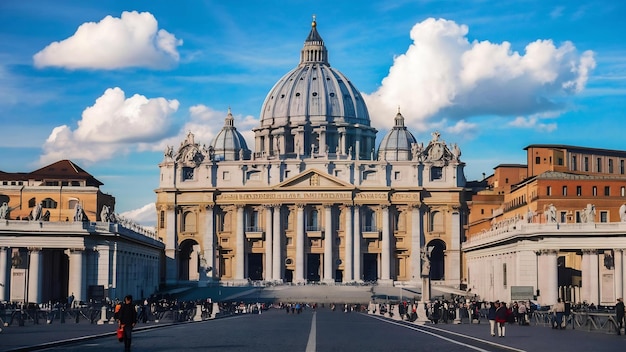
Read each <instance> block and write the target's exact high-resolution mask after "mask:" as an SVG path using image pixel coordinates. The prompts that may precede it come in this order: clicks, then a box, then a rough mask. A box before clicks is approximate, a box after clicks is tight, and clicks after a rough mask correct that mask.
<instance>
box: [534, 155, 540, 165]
mask: <svg viewBox="0 0 626 352" xmlns="http://www.w3.org/2000/svg"><path fill="white" fill-rule="evenodd" d="M535 164H537V165H539V164H541V157H539V156H536V157H535Z"/></svg>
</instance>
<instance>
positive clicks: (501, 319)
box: [496, 302, 508, 337]
mask: <svg viewBox="0 0 626 352" xmlns="http://www.w3.org/2000/svg"><path fill="white" fill-rule="evenodd" d="M507 319H508V310H507V308H506V303H504V302H501V303H500V304H499V305H498V308H496V323H497V324H498V337H504V334H505V330H506V321H507Z"/></svg>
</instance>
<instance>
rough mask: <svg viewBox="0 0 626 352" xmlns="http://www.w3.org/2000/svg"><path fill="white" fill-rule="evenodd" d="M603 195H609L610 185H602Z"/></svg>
mask: <svg viewBox="0 0 626 352" xmlns="http://www.w3.org/2000/svg"><path fill="white" fill-rule="evenodd" d="M604 195H605V196H607V197H608V196H610V195H611V187H610V186H604Z"/></svg>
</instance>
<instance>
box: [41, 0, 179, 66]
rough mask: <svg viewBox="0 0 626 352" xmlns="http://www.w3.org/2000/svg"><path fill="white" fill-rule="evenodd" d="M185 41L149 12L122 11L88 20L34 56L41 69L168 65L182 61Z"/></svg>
mask: <svg viewBox="0 0 626 352" xmlns="http://www.w3.org/2000/svg"><path fill="white" fill-rule="evenodd" d="M182 44H183V41H182V40H180V39H176V36H174V35H173V34H171V33H169V32H167V31H166V30H164V29H158V23H157V20H156V19H155V18H154V16H153V15H152V14H151V13H149V12H141V13H139V12H136V11H133V12H123V13H122V16H121V17H120V18H117V17H112V16H107V17H105V18H104V19H102V20H101V21H100V22H98V23H95V22H87V23H83V24H82V25H80V26H79V27H78V29H77V30H76V33H74V35H72V36H71V37H69V38H67V39H65V40H62V41H59V42H53V43H51V44H49V45H48V46H46V47H45V48H44V49H43V50H41V51H40V52H38V53H37V54H35V55H34V57H33V59H34V63H35V66H36V67H38V68H43V67H49V66H54V67H63V68H68V69H106V70H112V69H118V68H125V67H149V68H165V67H169V66H172V65H174V64H176V63H177V62H178V60H179V54H178V51H177V47H178V46H180V45H182Z"/></svg>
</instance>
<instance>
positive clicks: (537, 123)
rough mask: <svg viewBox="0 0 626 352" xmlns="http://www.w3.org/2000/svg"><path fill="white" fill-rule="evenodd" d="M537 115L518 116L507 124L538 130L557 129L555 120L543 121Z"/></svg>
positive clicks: (548, 130)
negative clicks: (550, 121)
mask: <svg viewBox="0 0 626 352" xmlns="http://www.w3.org/2000/svg"><path fill="white" fill-rule="evenodd" d="M541 121H543V120H542V118H541V117H540V116H539V115H532V116H518V117H516V118H515V119H514V120H513V121H511V122H509V126H513V127H519V128H526V129H534V130H536V131H538V132H552V131H554V130H556V129H557V125H556V123H555V122H552V123H545V122H541Z"/></svg>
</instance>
